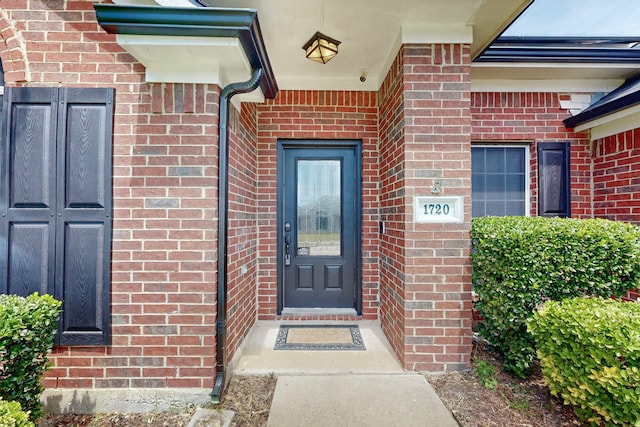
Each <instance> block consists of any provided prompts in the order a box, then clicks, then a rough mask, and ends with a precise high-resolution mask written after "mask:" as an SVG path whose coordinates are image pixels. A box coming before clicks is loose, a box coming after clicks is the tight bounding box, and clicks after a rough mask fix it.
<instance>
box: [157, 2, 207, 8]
mask: <svg viewBox="0 0 640 427" xmlns="http://www.w3.org/2000/svg"><path fill="white" fill-rule="evenodd" d="M155 1H156V3H158V4H159V5H160V6H167V7H197V6H196V5H195V4H193V3H191V2H190V1H189V0H155Z"/></svg>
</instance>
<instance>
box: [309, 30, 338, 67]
mask: <svg viewBox="0 0 640 427" xmlns="http://www.w3.org/2000/svg"><path fill="white" fill-rule="evenodd" d="M339 44H340V42H339V41H338V40H336V39H333V38H331V37H329V36H325V35H324V34H322V33H321V32H320V31H317V32H316V33H315V34H314V35H313V37H311V38H310V39H309V41H308V42H306V43H305V44H304V46H302V49H304V51H305V52H306V55H307V58H309V59H310V60H312V61H316V62H319V63H321V64H326V63H327V62H329V61H331V59H332V58H333V57H334V56H336V55H337V54H338V45H339Z"/></svg>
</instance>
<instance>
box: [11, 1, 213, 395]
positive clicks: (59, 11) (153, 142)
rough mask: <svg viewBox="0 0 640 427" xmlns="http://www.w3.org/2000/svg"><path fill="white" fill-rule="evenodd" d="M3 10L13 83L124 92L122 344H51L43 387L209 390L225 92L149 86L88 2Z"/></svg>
mask: <svg viewBox="0 0 640 427" xmlns="http://www.w3.org/2000/svg"><path fill="white" fill-rule="evenodd" d="M2 7H3V17H6V20H4V19H5V18H3V20H2V21H0V26H2V32H1V33H0V34H1V35H2V37H5V38H4V40H3V42H2V43H0V48H1V49H2V52H1V53H0V55H1V56H2V59H3V64H4V65H5V66H6V67H8V68H7V69H8V70H10V72H7V73H6V74H5V78H6V83H7V85H16V84H26V85H34V86H36V85H37V86H58V85H62V86H83V87H115V88H116V102H117V105H116V115H115V126H114V148H113V174H114V177H113V197H114V212H113V214H114V215H113V251H112V277H111V279H112V280H111V286H112V297H111V298H112V299H111V304H112V312H113V315H112V324H113V327H112V336H113V340H112V343H113V345H111V346H108V347H101V346H100V347H84V348H82V347H58V348H56V349H54V351H53V353H52V357H51V359H52V362H53V364H54V366H55V367H54V368H53V369H52V370H51V371H49V372H48V373H47V375H46V379H45V385H46V386H47V387H96V388H100V387H210V386H212V378H213V375H214V366H215V298H216V294H215V283H216V280H215V271H216V270H215V267H216V265H215V259H216V244H215V242H216V233H215V229H216V215H217V211H216V204H215V200H216V194H217V170H216V169H217V168H216V165H217V143H216V142H217V120H218V119H217V117H218V97H219V88H218V87H217V86H205V85H189V84H146V83H144V70H143V67H142V66H141V65H140V64H138V63H137V62H135V60H134V59H133V58H132V57H131V56H130V55H129V54H127V53H125V52H124V51H123V50H122V49H121V48H120V47H119V46H118V45H117V44H116V43H115V36H111V35H108V34H106V33H105V32H104V31H103V30H102V29H101V28H99V26H98V25H97V23H96V22H95V14H94V11H93V7H92V3H91V2H85V1H66V2H33V1H29V2H27V1H20V0H13V1H8V2H3V4H2ZM27 8H29V10H27ZM10 29H13V30H14V32H13V33H11V31H10ZM6 37H9V38H6ZM17 40H19V42H18V41H17ZM7 48H8V49H10V50H9V51H8V52H7V51H6V50H4V49H7ZM19 52H21V55H22V56H21V55H20V53H19ZM23 64H28V70H27V69H26V67H27V65H23ZM12 67H13V68H12ZM27 71H28V72H27ZM23 80H28V81H27V82H23Z"/></svg>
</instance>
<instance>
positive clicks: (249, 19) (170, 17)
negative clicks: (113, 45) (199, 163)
mask: <svg viewBox="0 0 640 427" xmlns="http://www.w3.org/2000/svg"><path fill="white" fill-rule="evenodd" d="M93 7H94V9H95V10H96V18H97V20H98V24H100V26H101V27H102V28H103V29H104V30H105V31H106V32H107V33H109V34H134V35H148V36H191V37H237V38H238V39H239V40H240V44H241V45H242V47H243V49H244V51H245V53H246V55H247V59H248V60H249V64H250V65H251V69H254V70H255V69H258V68H261V69H262V70H263V75H262V77H261V79H260V88H261V89H262V93H263V94H264V96H265V98H267V99H273V98H275V97H276V95H277V94H278V84H277V83H276V79H275V75H274V73H273V70H272V69H271V63H270V62H269V59H268V56H267V49H266V47H265V45H264V40H263V39H262V33H261V32H260V24H259V23H258V12H257V11H256V10H255V9H228V8H215V7H192V8H189V7H187V8H177V7H162V6H158V7H156V6H123V5H115V4H94V5H93Z"/></svg>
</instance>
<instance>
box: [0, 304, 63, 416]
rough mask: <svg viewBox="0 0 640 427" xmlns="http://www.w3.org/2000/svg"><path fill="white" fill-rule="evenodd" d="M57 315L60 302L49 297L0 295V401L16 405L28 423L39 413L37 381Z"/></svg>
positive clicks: (45, 367)
mask: <svg viewBox="0 0 640 427" xmlns="http://www.w3.org/2000/svg"><path fill="white" fill-rule="evenodd" d="M59 314H60V302H59V301H57V300H55V299H54V298H53V297H51V296H50V295H42V296H39V295H38V294H37V293H36V294H33V295H30V296H28V297H26V298H23V297H19V296H17V295H0V398H2V399H4V400H7V401H16V402H19V403H20V405H21V407H22V409H23V410H24V411H25V412H28V413H29V414H30V417H31V419H32V420H35V419H37V418H38V417H39V416H40V415H41V414H42V404H41V403H40V395H41V394H42V391H43V387H42V384H41V383H40V380H41V378H42V374H43V373H44V371H45V370H46V369H47V368H48V367H49V360H48V359H47V353H49V351H51V348H52V347H53V339H54V337H55V334H56V330H57V328H58V323H57V321H58V316H59Z"/></svg>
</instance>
